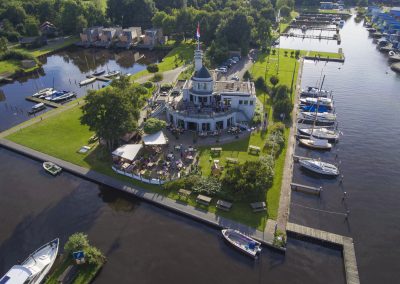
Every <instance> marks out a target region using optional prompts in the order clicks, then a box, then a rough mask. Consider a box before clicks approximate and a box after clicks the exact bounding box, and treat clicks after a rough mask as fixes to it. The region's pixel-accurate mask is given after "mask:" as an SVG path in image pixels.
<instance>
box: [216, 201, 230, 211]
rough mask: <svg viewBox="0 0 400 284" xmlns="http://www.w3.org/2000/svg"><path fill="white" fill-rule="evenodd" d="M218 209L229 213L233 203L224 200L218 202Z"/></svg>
mask: <svg viewBox="0 0 400 284" xmlns="http://www.w3.org/2000/svg"><path fill="white" fill-rule="evenodd" d="M216 207H217V208H219V209H222V210H225V211H229V210H230V209H231V207H232V203H230V202H228V201H224V200H218V201H217V205H216Z"/></svg>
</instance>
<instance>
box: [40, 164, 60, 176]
mask: <svg viewBox="0 0 400 284" xmlns="http://www.w3.org/2000/svg"><path fill="white" fill-rule="evenodd" d="M43 169H44V170H45V171H46V172H48V173H50V174H51V175H53V176H55V175H58V174H59V173H61V171H62V168H61V167H60V166H58V165H56V164H54V163H52V162H44V163H43Z"/></svg>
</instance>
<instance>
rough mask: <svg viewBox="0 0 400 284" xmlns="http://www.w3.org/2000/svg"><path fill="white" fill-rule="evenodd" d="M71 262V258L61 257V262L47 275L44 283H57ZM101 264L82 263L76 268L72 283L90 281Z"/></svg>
mask: <svg viewBox="0 0 400 284" xmlns="http://www.w3.org/2000/svg"><path fill="white" fill-rule="evenodd" d="M71 264H74V263H73V260H72V259H71V258H67V259H64V260H63V259H62V260H61V263H59V265H58V266H57V267H56V269H55V270H54V271H53V272H52V273H51V274H50V275H49V276H48V278H47V279H46V281H45V282H44V283H45V284H57V283H59V282H58V277H60V275H61V274H62V273H63V272H64V271H65V269H67V267H68V266H69V265H71ZM102 266H103V264H101V265H98V266H94V265H90V266H89V265H85V264H84V265H83V266H81V267H79V269H78V274H77V275H76V278H75V280H74V281H73V282H72V284H88V283H91V282H92V281H93V279H94V277H95V276H96V274H97V273H98V272H99V270H100V268H101V267H102Z"/></svg>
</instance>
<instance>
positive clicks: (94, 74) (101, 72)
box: [93, 69, 106, 76]
mask: <svg viewBox="0 0 400 284" xmlns="http://www.w3.org/2000/svg"><path fill="white" fill-rule="evenodd" d="M105 72H106V70H104V69H100V70H96V71H94V72H93V76H100V75H102V74H104V73H105Z"/></svg>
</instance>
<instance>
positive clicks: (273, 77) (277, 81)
mask: <svg viewBox="0 0 400 284" xmlns="http://www.w3.org/2000/svg"><path fill="white" fill-rule="evenodd" d="M269 82H270V83H271V84H272V86H274V87H275V86H276V85H277V84H278V83H279V78H278V77H277V76H275V75H272V76H271V78H269Z"/></svg>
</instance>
